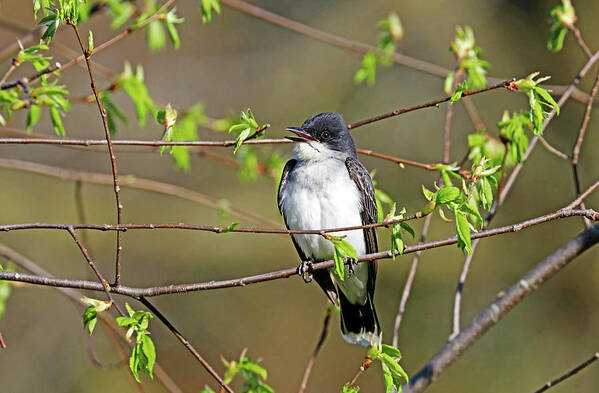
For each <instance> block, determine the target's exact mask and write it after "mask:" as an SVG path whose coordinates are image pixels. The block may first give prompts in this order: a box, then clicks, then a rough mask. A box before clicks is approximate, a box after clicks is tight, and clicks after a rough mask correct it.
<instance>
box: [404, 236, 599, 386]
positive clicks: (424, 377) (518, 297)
mask: <svg viewBox="0 0 599 393" xmlns="http://www.w3.org/2000/svg"><path fill="white" fill-rule="evenodd" d="M598 242H599V225H595V226H594V227H592V228H591V229H588V230H586V231H585V232H583V233H581V234H580V235H578V236H577V237H575V238H574V239H572V240H570V241H569V242H568V243H566V244H565V245H563V246H562V247H561V248H560V249H558V250H557V251H555V252H554V253H553V254H551V255H549V256H548V257H547V258H546V259H545V260H543V261H542V262H540V263H539V264H538V265H537V266H535V267H534V268H533V269H532V270H531V271H529V272H528V273H527V274H526V275H524V277H522V278H521V279H520V280H518V282H517V283H516V284H514V285H512V286H511V287H510V288H508V289H506V290H505V291H503V292H501V293H500V295H499V296H498V298H497V300H495V301H494V302H493V303H491V304H490V305H489V306H488V307H487V308H486V309H485V310H483V312H481V313H480V314H479V315H478V316H477V317H476V318H475V319H474V320H473V321H472V322H471V323H470V324H469V325H468V326H467V327H466V328H464V330H462V331H461V332H460V334H458V335H457V337H455V338H454V339H453V340H451V341H450V342H448V343H447V344H446V345H445V347H444V348H443V349H442V350H441V351H440V352H439V353H437V354H436V355H435V356H434V357H433V358H432V359H431V360H430V361H429V362H428V363H427V364H426V365H425V366H424V367H423V368H422V369H420V371H418V372H417V373H416V374H415V375H414V376H413V377H412V378H411V379H410V384H409V385H407V386H405V387H404V390H403V391H404V392H406V393H418V392H422V391H424V390H425V389H426V388H427V387H428V386H429V385H430V384H431V383H432V382H433V381H434V380H435V379H437V378H438V377H439V375H441V374H442V373H443V371H445V369H446V368H447V367H449V365H451V364H452V363H453V362H454V361H456V360H457V359H458V358H459V357H460V355H461V354H462V353H463V352H464V351H466V350H467V349H468V348H469V347H470V346H471V345H472V344H474V343H475V342H476V341H477V340H478V339H479V338H481V336H482V335H483V334H484V333H486V332H487V331H488V330H489V329H490V328H491V327H493V326H495V325H496V324H497V323H498V322H499V321H500V320H501V318H503V317H504V316H505V315H506V314H507V313H508V312H509V311H510V310H511V309H512V308H514V307H516V306H517V305H518V304H519V303H520V302H521V301H522V300H524V298H525V297H526V296H528V295H530V294H531V293H532V292H533V291H535V290H536V289H537V288H538V287H539V286H541V284H543V283H544V282H545V281H547V280H549V279H550V278H551V277H553V276H554V275H556V274H557V273H558V272H559V271H560V270H561V269H562V268H564V267H565V266H567V265H568V264H569V263H570V262H571V261H572V260H574V259H575V258H576V257H577V256H579V255H580V254H582V253H583V252H584V251H586V250H587V249H588V248H590V247H592V246H593V245H595V244H596V243H598Z"/></svg>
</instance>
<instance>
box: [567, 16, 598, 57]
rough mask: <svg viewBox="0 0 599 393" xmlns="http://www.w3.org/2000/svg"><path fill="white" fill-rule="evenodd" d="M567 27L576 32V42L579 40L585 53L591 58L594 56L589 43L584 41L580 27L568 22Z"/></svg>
mask: <svg viewBox="0 0 599 393" xmlns="http://www.w3.org/2000/svg"><path fill="white" fill-rule="evenodd" d="M566 27H567V28H568V29H569V30H570V31H571V32H572V33H574V37H576V42H578V46H580V48H581V49H582V50H583V52H584V54H585V55H587V56H588V57H589V58H590V57H592V56H593V52H591V50H590V49H589V47H588V46H587V44H586V43H585V42H584V39H583V38H582V34H581V33H580V30H579V29H578V27H576V26H574V25H573V24H568V25H567V26H566Z"/></svg>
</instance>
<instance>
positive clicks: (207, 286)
mask: <svg viewBox="0 0 599 393" xmlns="http://www.w3.org/2000/svg"><path fill="white" fill-rule="evenodd" d="M573 216H586V217H588V218H590V219H592V220H595V221H598V220H599V212H596V211H594V210H590V209H587V210H575V209H560V210H558V211H555V212H553V213H549V214H546V215H543V216H540V217H536V218H533V219H530V220H526V221H523V222H520V223H517V224H512V225H507V226H503V227H499V228H495V229H489V230H485V231H480V232H477V233H473V234H472V236H471V238H472V239H473V240H474V239H482V238H487V237H492V236H497V235H501V234H505V233H511V232H518V231H521V230H522V229H525V228H529V227H532V226H535V225H539V224H542V223H545V222H549V221H553V220H557V219H560V218H566V217H573ZM457 242H458V238H457V237H456V236H452V237H448V238H445V239H440V240H435V241H431V242H428V243H419V244H416V245H413V246H406V247H404V250H403V254H411V253H414V252H417V251H424V250H429V249H433V248H438V247H444V246H449V245H452V244H456V243H457ZM397 255H399V252H396V256H397ZM389 258H392V252H391V251H389V250H387V251H381V252H377V253H373V254H366V255H362V256H360V257H359V258H358V261H357V262H359V263H363V262H367V261H372V260H378V259H389ZM345 263H349V261H346V262H345ZM333 266H334V261H333V260H328V261H323V262H318V263H314V264H313V265H312V268H313V270H321V269H328V268H331V267H333ZM294 275H297V267H293V268H288V269H284V270H279V271H274V272H270V273H264V274H258V275H254V276H248V277H243V278H236V279H230V280H223V281H214V280H212V281H207V282H200V283H191V284H171V285H165V286H156V287H146V288H134V287H127V286H123V285H121V286H119V287H115V286H112V287H111V293H113V294H114V293H116V294H119V295H125V296H130V297H133V298H139V297H140V296H145V297H152V296H161V295H168V294H175V293H186V292H195V291H205V290H213V289H221V288H231V287H244V286H247V285H250V284H255V283H259V282H266V281H272V280H278V279H282V278H288V277H291V276H294ZM0 280H8V281H19V282H27V283H30V284H36V285H45V286H55V287H56V286H57V287H64V288H78V289H88V290H92V291H103V290H104V287H103V285H102V284H100V283H98V282H95V281H85V280H71V279H58V278H52V277H43V276H35V275H28V274H22V273H18V272H7V271H0Z"/></svg>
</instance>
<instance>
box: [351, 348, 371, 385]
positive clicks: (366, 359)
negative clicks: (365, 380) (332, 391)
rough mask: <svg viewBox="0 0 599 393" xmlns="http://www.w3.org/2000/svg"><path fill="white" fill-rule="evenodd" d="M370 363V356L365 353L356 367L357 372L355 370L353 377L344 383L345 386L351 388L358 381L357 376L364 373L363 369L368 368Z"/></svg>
mask: <svg viewBox="0 0 599 393" xmlns="http://www.w3.org/2000/svg"><path fill="white" fill-rule="evenodd" d="M371 365H372V357H370V355H366V356H365V357H364V361H363V362H362V365H361V366H360V368H359V369H358V372H356V374H355V375H354V376H353V378H352V379H351V380H350V381H349V382H348V383H347V384H346V385H347V387H348V388H351V387H352V386H353V385H354V384H355V383H356V382H357V381H358V378H359V377H360V375H362V374H363V373H364V371H366V370H368V369H369V368H370V366H371Z"/></svg>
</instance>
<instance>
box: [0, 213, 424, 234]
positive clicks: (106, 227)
mask: <svg viewBox="0 0 599 393" xmlns="http://www.w3.org/2000/svg"><path fill="white" fill-rule="evenodd" d="M418 218H422V214H421V213H416V214H412V215H410V216H407V217H403V218H397V219H395V220H387V221H381V222H376V223H373V224H364V225H354V226H351V227H339V228H323V229H277V228H253V227H249V228H245V227H234V228H229V227H218V226H210V225H192V224H183V223H178V224H159V223H158V224H120V225H111V224H51V223H43V222H36V223H27V224H9V225H0V232H10V231H16V230H24V229H62V230H67V231H70V229H93V230H98V231H121V232H126V231H128V230H130V229H131V230H138V229H141V230H145V229H147V230H153V229H184V230H193V231H206V232H214V233H229V232H238V233H256V234H258V233H260V234H284V235H291V234H294V235H321V236H325V235H326V234H327V233H335V232H345V231H353V230H359V229H370V228H379V227H388V226H390V225H393V224H397V223H400V222H406V221H411V220H415V219H418Z"/></svg>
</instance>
